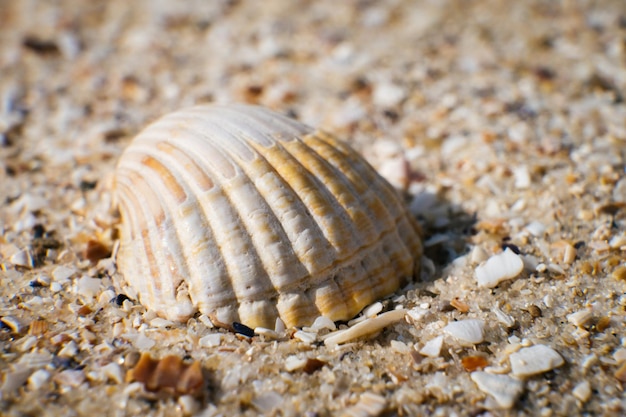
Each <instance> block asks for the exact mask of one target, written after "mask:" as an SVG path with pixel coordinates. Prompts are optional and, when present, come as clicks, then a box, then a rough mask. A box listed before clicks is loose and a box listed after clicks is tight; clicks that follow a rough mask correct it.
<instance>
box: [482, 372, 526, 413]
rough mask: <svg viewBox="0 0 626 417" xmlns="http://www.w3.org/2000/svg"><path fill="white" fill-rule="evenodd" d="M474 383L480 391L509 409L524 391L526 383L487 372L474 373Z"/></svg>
mask: <svg viewBox="0 0 626 417" xmlns="http://www.w3.org/2000/svg"><path fill="white" fill-rule="evenodd" d="M470 377H471V378H472V381H474V382H475V383H476V385H477V386H478V389H480V390H481V391H482V392H484V393H485V394H489V395H491V396H492V397H493V399H494V400H496V402H497V403H498V405H499V406H500V407H502V408H505V409H508V408H511V407H513V405H514V404H515V401H516V400H517V398H518V397H519V396H520V394H521V393H522V391H523V390H524V383H523V382H522V381H520V380H518V379H515V378H511V377H510V376H507V375H494V374H490V373H487V372H472V374H471V375H470Z"/></svg>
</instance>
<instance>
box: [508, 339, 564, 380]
mask: <svg viewBox="0 0 626 417" xmlns="http://www.w3.org/2000/svg"><path fill="white" fill-rule="evenodd" d="M510 360H511V369H512V372H513V375H515V376H519V377H527V376H532V375H536V374H541V373H543V372H548V371H551V370H552V369H555V368H558V367H559V366H561V365H563V364H564V363H565V361H564V360H563V358H562V357H561V355H559V354H558V352H557V351H555V350H554V349H552V348H551V347H548V346H545V345H535V346H531V347H528V348H522V349H520V350H518V351H517V352H515V353H513V354H511V356H510Z"/></svg>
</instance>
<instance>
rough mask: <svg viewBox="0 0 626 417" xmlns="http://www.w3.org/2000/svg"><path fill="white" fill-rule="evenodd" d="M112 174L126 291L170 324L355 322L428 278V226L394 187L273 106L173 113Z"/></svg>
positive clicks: (120, 265) (208, 107) (323, 135)
mask: <svg viewBox="0 0 626 417" xmlns="http://www.w3.org/2000/svg"><path fill="white" fill-rule="evenodd" d="M114 177H115V180H114V187H115V195H116V198H117V200H118V203H119V209H120V213H121V217H122V223H121V228H120V232H121V236H120V240H121V242H120V249H119V252H118V255H117V263H118V268H119V270H120V272H121V273H122V275H123V276H124V280H125V282H122V283H120V284H119V285H121V286H123V287H124V286H126V285H130V286H131V287H132V288H133V289H134V292H135V293H136V294H137V295H138V297H139V300H140V302H141V303H142V304H144V305H145V306H146V307H147V308H148V309H151V310H154V311H155V312H156V313H157V314H159V315H161V316H163V317H165V318H167V319H170V320H176V321H184V320H186V319H187V318H189V317H190V316H192V315H193V314H194V313H195V312H196V311H197V310H199V311H200V312H202V313H204V314H207V315H211V316H212V317H215V318H217V320H218V321H221V322H223V323H232V322H234V321H237V322H242V323H244V324H246V325H248V326H250V327H257V326H262V327H270V328H273V326H274V323H275V321H276V319H277V318H278V317H280V318H281V319H282V320H283V321H284V322H285V324H286V325H287V326H303V325H308V324H310V323H311V322H313V320H314V319H315V318H316V317H318V316H326V317H328V318H330V319H332V320H335V321H337V320H347V319H350V318H352V317H354V316H355V315H356V314H358V313H359V311H360V310H362V309H363V308H364V307H365V306H367V305H368V304H370V303H372V302H374V301H376V300H378V299H380V298H382V297H384V296H386V295H389V294H391V293H393V292H394V291H396V290H397V289H398V288H399V287H400V286H401V285H404V284H405V283H407V282H408V281H410V280H411V279H412V278H413V276H414V275H415V274H416V271H418V270H419V268H418V267H419V260H420V256H421V252H422V243H421V239H420V231H419V226H418V225H417V223H416V222H415V220H414V219H413V218H412V217H411V215H410V214H409V213H408V212H407V210H406V208H405V206H404V204H403V202H402V200H401V198H400V197H399V196H398V194H397V193H396V192H395V190H394V189H393V188H392V187H391V186H390V185H389V184H388V183H387V182H386V181H385V180H384V179H383V178H382V177H381V176H379V175H378V174H377V173H376V172H375V171H374V169H373V168H372V167H371V166H370V165H369V164H368V163H367V162H366V161H365V160H364V159H363V158H362V157H360V156H359V155H358V154H357V153H356V152H355V151H354V150H352V149H351V148H349V147H348V146H347V145H346V144H344V143H342V142H340V141H338V140H336V139H335V138H333V137H332V136H330V135H328V134H326V133H323V132H320V131H317V130H314V129H312V128H310V127H308V126H305V125H303V124H301V123H299V122H296V121H294V120H292V119H289V118H287V117H285V116H282V115H280V114H277V113H274V112H272V111H269V110H266V109H264V108H260V107H254V106H245V105H228V106H217V105H206V106H197V107H192V108H189V109H184V110H181V111H178V112H175V113H171V114H169V115H166V116H164V117H163V118H161V119H159V120H157V121H156V122H154V123H153V124H151V125H150V126H148V127H147V128H146V129H145V130H143V131H142V132H141V133H140V134H139V135H138V136H137V137H136V138H135V139H134V140H133V141H132V143H131V144H130V145H129V146H128V148H127V149H126V151H125V152H124V153H123V155H122V157H121V159H120V161H119V163H118V166H117V169H116V172H115V175H114Z"/></svg>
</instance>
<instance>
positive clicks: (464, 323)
mask: <svg viewBox="0 0 626 417" xmlns="http://www.w3.org/2000/svg"><path fill="white" fill-rule="evenodd" d="M443 331H444V332H446V333H447V334H449V335H450V336H452V337H454V338H455V339H457V340H459V341H460V342H465V343H469V344H472V345H476V344H478V343H481V342H482V341H483V340H484V339H485V322H484V321H482V320H476V319H468V320H460V321H453V322H451V323H448V325H447V326H446V327H444V328H443Z"/></svg>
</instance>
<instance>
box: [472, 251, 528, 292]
mask: <svg viewBox="0 0 626 417" xmlns="http://www.w3.org/2000/svg"><path fill="white" fill-rule="evenodd" d="M523 269H524V261H522V258H521V257H520V256H519V255H516V254H515V253H514V252H513V251H512V250H510V249H509V248H507V249H506V250H505V251H504V252H502V253H499V254H497V255H494V256H492V257H491V258H489V259H488V260H487V262H485V263H484V264H482V265H479V266H477V267H476V270H475V273H476V281H477V282H478V286H479V287H487V288H493V287H495V286H497V285H498V284H499V283H501V282H502V281H505V280H508V279H512V278H515V277H517V276H518V275H519V274H520V273H521V272H522V270H523Z"/></svg>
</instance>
